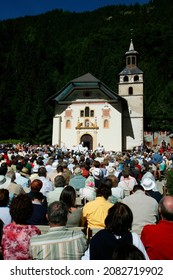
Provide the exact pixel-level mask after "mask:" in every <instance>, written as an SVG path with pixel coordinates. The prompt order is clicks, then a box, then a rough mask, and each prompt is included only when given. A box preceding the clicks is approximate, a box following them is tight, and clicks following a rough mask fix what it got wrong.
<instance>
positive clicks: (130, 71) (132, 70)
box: [119, 66, 143, 75]
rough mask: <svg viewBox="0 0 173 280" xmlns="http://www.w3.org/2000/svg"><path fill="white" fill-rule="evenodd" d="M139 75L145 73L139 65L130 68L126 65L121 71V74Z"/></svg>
mask: <svg viewBox="0 0 173 280" xmlns="http://www.w3.org/2000/svg"><path fill="white" fill-rule="evenodd" d="M135 74H136V75H138V74H143V71H142V70H140V69H139V68H138V67H137V66H136V67H132V68H129V67H126V68H124V69H123V71H121V72H120V73H119V75H135Z"/></svg>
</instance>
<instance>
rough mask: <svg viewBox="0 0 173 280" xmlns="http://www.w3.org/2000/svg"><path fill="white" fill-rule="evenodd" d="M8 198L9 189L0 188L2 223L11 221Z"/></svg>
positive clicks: (0, 215) (0, 216) (0, 217)
mask: <svg viewBox="0 0 173 280" xmlns="http://www.w3.org/2000/svg"><path fill="white" fill-rule="evenodd" d="M9 200H10V197H9V191H8V190H7V189H0V219H1V220H2V221H3V223H4V225H8V224H10V223H11V215H10V208H9Z"/></svg>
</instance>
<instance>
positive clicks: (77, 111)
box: [49, 39, 144, 152]
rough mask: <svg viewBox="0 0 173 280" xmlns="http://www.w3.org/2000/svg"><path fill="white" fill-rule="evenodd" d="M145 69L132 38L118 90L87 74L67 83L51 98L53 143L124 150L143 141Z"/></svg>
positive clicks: (68, 146) (68, 147)
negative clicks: (140, 62)
mask: <svg viewBox="0 0 173 280" xmlns="http://www.w3.org/2000/svg"><path fill="white" fill-rule="evenodd" d="M143 84H144V80H143V71H141V70H140V69H139V68H138V52H137V51H135V49H134V45H133V41H132V39H131V42H130V46H129V50H128V51H127V52H126V53H125V68H124V69H123V70H122V71H121V72H120V73H119V82H118V93H116V92H114V91H113V90H111V89H110V88H109V87H108V86H107V85H105V84H104V83H102V82H101V81H100V80H99V79H98V78H96V77H94V76H93V75H92V74H90V73H86V74H85V75H82V76H80V77H78V78H75V79H74V80H72V81H70V82H69V83H68V84H66V85H65V86H64V87H63V88H62V89H61V90H60V91H59V92H57V93H56V94H55V95H53V96H51V97H50V98H49V100H51V101H53V102H54V104H55V115H54V117H53V132H52V145H58V146H59V147H60V148H62V147H65V148H67V149H73V147H75V146H77V145H79V144H82V145H83V147H87V148H88V149H89V150H92V151H94V150H96V149H97V148H98V147H104V149H105V151H116V152H118V151H119V152H122V151H125V150H131V149H133V148H134V147H136V146H141V144H142V143H143V134H144V131H143V118H144V117H143V111H144V110H143Z"/></svg>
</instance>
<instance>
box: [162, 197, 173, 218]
mask: <svg viewBox="0 0 173 280" xmlns="http://www.w3.org/2000/svg"><path fill="white" fill-rule="evenodd" d="M159 213H160V215H161V218H162V219H163V220H168V221H173V196H170V195H167V196H164V197H163V198H162V199H161V200H160V202H159Z"/></svg>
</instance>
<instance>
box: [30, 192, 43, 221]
mask: <svg viewBox="0 0 173 280" xmlns="http://www.w3.org/2000/svg"><path fill="white" fill-rule="evenodd" d="M44 199H45V197H44V195H43V194H42V193H41V192H35V193H33V197H32V205H33V212H32V215H31V217H30V218H29V219H28V220H27V224H28V225H48V220H47V218H46V214H47V204H45V203H44Z"/></svg>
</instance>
